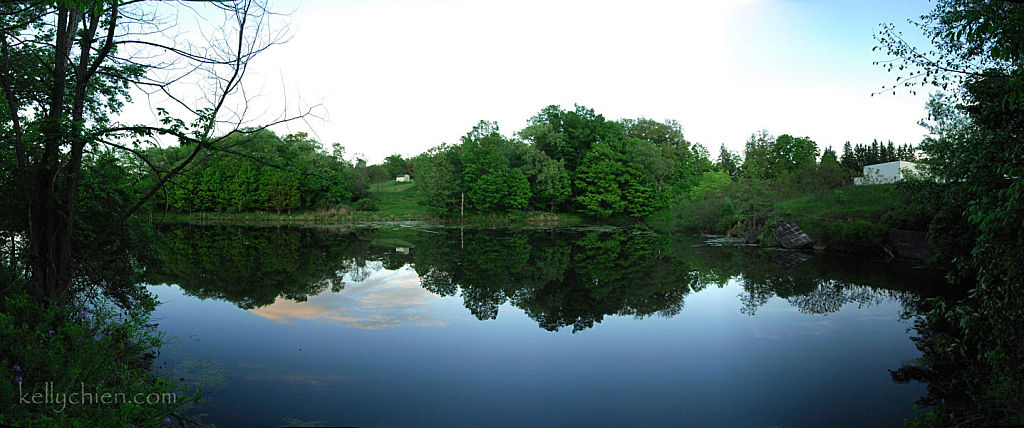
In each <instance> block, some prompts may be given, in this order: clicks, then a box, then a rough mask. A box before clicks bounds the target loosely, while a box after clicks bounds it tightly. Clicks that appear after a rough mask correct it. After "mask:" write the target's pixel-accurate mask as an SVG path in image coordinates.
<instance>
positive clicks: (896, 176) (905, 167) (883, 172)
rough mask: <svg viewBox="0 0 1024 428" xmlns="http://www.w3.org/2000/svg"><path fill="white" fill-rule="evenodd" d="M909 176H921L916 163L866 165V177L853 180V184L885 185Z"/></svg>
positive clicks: (897, 162) (893, 162)
mask: <svg viewBox="0 0 1024 428" xmlns="http://www.w3.org/2000/svg"><path fill="white" fill-rule="evenodd" d="M908 173H909V174H921V173H922V171H921V170H920V169H919V168H918V166H917V164H916V163H913V162H907V161H892V162H885V163H876V164H874V165H864V176H863V177H856V178H854V179H853V184H856V185H863V184H884V183H895V182H897V181H900V180H902V179H903V178H904V177H906V176H907V175H908Z"/></svg>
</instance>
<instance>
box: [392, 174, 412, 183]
mask: <svg viewBox="0 0 1024 428" xmlns="http://www.w3.org/2000/svg"><path fill="white" fill-rule="evenodd" d="M407 181H409V174H405V175H399V176H398V177H395V182H396V183H404V182H407Z"/></svg>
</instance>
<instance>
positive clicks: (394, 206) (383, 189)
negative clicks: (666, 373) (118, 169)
mask: <svg viewBox="0 0 1024 428" xmlns="http://www.w3.org/2000/svg"><path fill="white" fill-rule="evenodd" d="M160 217H161V215H159V214H157V215H154V216H153V219H154V220H158V219H159V218H160ZM164 221H165V222H167V223H200V224H230V225H310V226H312V225H328V224H343V223H359V222H396V221H427V222H432V223H439V224H472V225H481V226H501V225H520V224H527V225H559V226H562V225H574V224H580V223H583V222H584V219H583V218H582V217H580V216H577V215H573V214H563V213H548V212H539V211H523V212H516V213H494V214H473V215H467V216H465V217H454V218H451V217H439V216H436V215H433V214H431V213H430V212H428V211H427V209H426V207H424V206H422V205H420V204H419V203H418V202H417V197H416V184H415V183H397V182H386V183H377V184H374V185H372V186H371V187H370V197H369V198H366V199H362V200H359V201H356V202H355V203H351V204H347V205H344V206H339V207H335V208H329V209H322V210H314V211H299V212H290V213H274V212H245V213H167V215H166V217H164Z"/></svg>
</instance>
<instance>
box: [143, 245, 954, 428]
mask: <svg viewBox="0 0 1024 428" xmlns="http://www.w3.org/2000/svg"><path fill="white" fill-rule="evenodd" d="M159 249H160V252H161V254H162V260H163V262H162V263H161V264H159V265H157V266H150V267H148V275H149V279H148V282H149V283H150V284H154V285H152V286H151V290H152V291H153V292H154V293H155V294H156V295H157V297H158V299H159V300H160V301H161V302H163V304H162V305H161V306H159V307H158V309H157V310H156V312H155V314H154V320H155V321H156V322H158V323H159V324H160V329H161V330H162V331H164V332H166V333H167V334H168V335H169V342H170V344H169V345H168V346H166V347H165V348H164V349H163V350H162V352H161V355H160V362H161V363H165V364H166V366H165V367H164V368H161V369H159V370H160V372H161V374H164V375H170V376H175V377H179V376H180V377H183V378H185V381H186V383H190V384H192V385H200V386H201V387H202V390H203V391H204V393H205V395H206V400H205V402H203V403H202V404H201V405H199V406H198V407H196V408H193V409H191V410H190V413H191V414H192V415H194V416H195V417H196V418H198V419H199V420H202V421H205V422H209V423H213V424H216V425H220V426H280V425H300V424H304V425H317V424H320V425H347V426H362V427H377V426H783V427H788V426H898V425H900V424H901V423H902V418H904V417H908V416H910V415H912V414H913V412H914V410H913V403H914V400H915V399H917V398H919V397H920V396H922V395H923V394H924V393H925V387H924V385H922V384H917V383H910V384H898V383H895V382H894V381H893V380H892V378H891V377H890V374H889V372H888V370H891V369H896V368H898V367H899V366H900V364H901V363H903V362H905V361H908V360H911V359H914V358H917V357H918V356H919V355H920V354H919V352H918V351H917V350H916V349H915V347H914V345H913V343H912V342H911V340H910V333H908V331H907V329H908V328H909V327H910V326H911V323H910V321H908V320H906V319H904V318H901V315H904V314H907V313H910V312H912V308H913V307H914V305H915V303H916V302H918V301H919V299H920V295H921V293H922V292H923V291H922V290H925V289H926V287H927V285H928V282H929V281H932V280H934V276H933V275H932V274H929V273H928V272H926V271H924V270H920V269H913V268H909V267H901V266H898V265H896V264H893V263H884V262H872V263H856V262H853V261H851V260H848V258H846V257H837V256H830V257H825V256H823V255H817V254H805V253H796V252H785V251H769V250H761V249H757V248H750V247H732V246H715V245H709V244H707V243H705V242H703V241H702V240H701V239H700V238H698V237H672V236H662V235H656V234H651V233H648V232H644V231H638V230H626V229H615V228H576V229H525V230H493V229H465V230H460V229H457V228H431V227H425V226H420V225H415V226H410V225H389V226H385V227H377V228H369V227H366V228H335V229H324V230H311V229H293V228H238V227H198V226H197V227H176V228H171V229H168V230H165V233H164V238H163V239H162V240H161V242H160V244H159Z"/></svg>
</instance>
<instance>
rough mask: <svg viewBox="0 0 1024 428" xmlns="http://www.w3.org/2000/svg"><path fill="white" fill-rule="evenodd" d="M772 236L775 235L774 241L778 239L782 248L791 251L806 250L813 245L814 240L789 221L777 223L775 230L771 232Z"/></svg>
mask: <svg viewBox="0 0 1024 428" xmlns="http://www.w3.org/2000/svg"><path fill="white" fill-rule="evenodd" d="M772 235H775V239H778V240H779V243H781V244H782V246H783V247H785V248H788V249H791V250H795V249H801V248H807V247H809V246H811V244H813V243H814V240H813V239H811V237H810V236H807V234H806V233H804V231H803V230H802V229H800V226H797V225H796V223H794V222H791V221H780V222H778V223H777V224H776V225H775V229H773V230H772Z"/></svg>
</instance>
